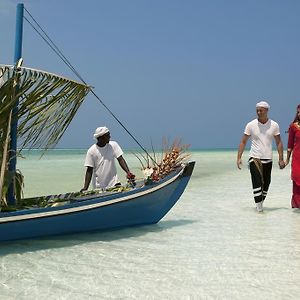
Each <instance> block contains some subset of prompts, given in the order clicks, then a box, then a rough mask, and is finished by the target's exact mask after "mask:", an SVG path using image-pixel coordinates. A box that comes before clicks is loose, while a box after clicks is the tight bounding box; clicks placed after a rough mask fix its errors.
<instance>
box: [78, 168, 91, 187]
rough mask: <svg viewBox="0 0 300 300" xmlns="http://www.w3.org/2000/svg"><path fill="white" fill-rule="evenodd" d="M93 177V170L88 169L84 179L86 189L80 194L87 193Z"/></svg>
mask: <svg viewBox="0 0 300 300" xmlns="http://www.w3.org/2000/svg"><path fill="white" fill-rule="evenodd" d="M92 176H93V168H92V167H87V169H86V172H85V178H84V187H83V188H82V189H81V190H80V192H82V191H86V190H87V189H88V188H89V185H90V182H91V179H92Z"/></svg>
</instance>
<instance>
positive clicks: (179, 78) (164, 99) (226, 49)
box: [0, 0, 300, 149]
mask: <svg viewBox="0 0 300 300" xmlns="http://www.w3.org/2000/svg"><path fill="white" fill-rule="evenodd" d="M18 2H19V1H14V0H0V28H1V30H0V31H1V34H0V45H1V48H0V64H12V63H13V58H14V39H15V37H14V35H15V14H16V4H17V3H18ZM23 3H24V5H25V7H26V9H27V10H28V11H29V12H30V14H31V15H32V16H33V17H34V18H35V20H36V21H37V22H38V23H39V24H40V25H41V26H42V27H43V29H44V30H45V31H46V32H47V34H48V35H49V36H50V37H51V39H52V40H53V41H54V42H55V43H56V45H57V46H58V47H59V48H60V50H61V51H62V52H63V53H64V55H65V56H66V57H67V58H68V59H69V60H70V61H71V63H72V64H73V65H74V66H75V68H76V69H77V70H78V71H79V73H80V74H81V76H82V77H83V78H84V79H85V81H86V82H88V84H90V85H91V86H93V87H94V91H95V93H96V94H97V95H98V96H99V97H100V98H101V99H102V101H103V102H104V103H105V104H106V105H107V106H108V107H109V108H110V109H111V110H112V111H113V113H114V114H115V115H116V116H117V117H118V118H119V119H120V121H121V122H122V123H123V124H124V125H125V126H126V128H127V129H128V130H129V131H130V132H131V134H132V135H133V136H134V137H135V138H136V139H137V140H138V141H139V142H140V143H141V144H142V145H143V146H144V147H145V148H147V149H150V148H151V144H153V146H154V147H161V144H162V140H163V139H168V140H169V141H170V142H172V141H173V140H174V139H178V138H180V139H181V140H182V142H183V143H185V144H190V147H191V149H215V148H236V147H237V146H238V144H239V142H240V139H241V137H242V135H243V130H244V128H245V125H246V123H247V122H249V121H251V120H252V119H254V118H255V117H256V111H255V104H256V103H257V102H258V101H260V100H265V101H267V102H269V104H270V106H271V109H270V112H269V117H270V118H271V119H273V120H275V121H277V122H278V123H279V125H280V129H281V136H282V139H283V142H284V144H285V145H286V141H287V134H286V133H285V131H286V130H287V129H288V126H289V124H290V122H291V121H292V120H293V118H294V116H295V112H296V106H297V105H298V103H300V85H299V80H300V57H299V55H300V38H299V37H300V18H299V14H300V1H297V0H285V1H282V0H278V1H277V0H257V1H256V0H244V1H241V0H226V1H225V0H181V1H179V0H151V1H150V0H110V1H108V0H106V1H104V0H85V1H79V0H64V1H62V0H51V1H48V0H24V1H23ZM22 53H23V59H24V66H27V67H31V68H36V69H41V70H46V71H49V72H53V73H56V74H59V75H63V76H67V77H70V78H73V79H76V77H74V75H73V74H72V73H71V72H70V71H69V70H68V68H67V67H66V66H65V65H64V64H63V63H62V61H61V60H60V59H59V58H58V57H57V56H56V55H55V54H54V53H53V51H52V50H51V49H50V48H49V47H48V46H47V45H46V44H45V42H44V41H43V40H42V39H41V38H40V37H39V36H38V35H37V34H36V33H35V32H34V30H33V29H32V28H31V27H30V25H29V24H28V23H27V22H25V23H24V35H23V52H22ZM98 126H107V127H108V128H109V129H110V131H111V136H112V139H113V140H116V141H118V142H119V144H120V145H121V146H122V147H123V148H124V149H138V146H137V144H136V143H135V141H134V140H133V139H132V138H131V137H130V136H129V135H128V134H127V133H126V132H125V131H124V129H123V128H122V127H121V126H120V125H119V124H118V123H117V122H116V121H115V120H114V119H113V118H112V117H111V115H110V114H109V113H108V112H107V111H106V110H105V109H104V108H103V107H102V105H101V104H100V103H99V101H98V100H97V99H96V98H95V97H94V96H93V95H89V96H88V97H87V99H86V101H85V102H84V103H83V105H82V106H81V107H80V109H79V111H78V113H77V115H76V117H75V118H74V120H73V122H72V123H71V125H70V126H69V128H68V130H67V131H66V133H65V135H64V136H63V138H62V139H61V141H60V142H59V144H58V145H57V147H59V148H81V149H85V148H87V147H89V146H90V145H91V144H93V143H94V140H93V138H92V135H93V132H94V130H95V128H96V127H98Z"/></svg>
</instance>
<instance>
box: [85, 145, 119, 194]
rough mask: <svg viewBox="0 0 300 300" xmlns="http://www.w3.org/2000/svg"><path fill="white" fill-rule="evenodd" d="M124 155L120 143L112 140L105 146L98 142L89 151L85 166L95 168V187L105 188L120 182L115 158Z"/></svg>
mask: <svg viewBox="0 0 300 300" xmlns="http://www.w3.org/2000/svg"><path fill="white" fill-rule="evenodd" d="M121 155H123V151H122V149H121V147H120V146H119V144H118V143H117V142H114V141H110V142H109V143H108V144H106V145H105V146H104V147H99V146H97V145H96V144H94V145H93V146H91V147H90V148H89V150H88V151H87V154H86V158H85V162H84V166H85V167H92V168H93V188H94V189H95V188H97V189H105V188H110V187H112V186H114V185H115V184H116V183H118V182H119V180H118V175H117V168H116V165H115V158H118V157H120V156H121Z"/></svg>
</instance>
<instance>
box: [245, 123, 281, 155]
mask: <svg viewBox="0 0 300 300" xmlns="http://www.w3.org/2000/svg"><path fill="white" fill-rule="evenodd" d="M244 133H245V134H246V135H249V136H251V149H250V157H254V158H260V159H272V156H273V154H272V141H273V138H274V136H276V135H279V134H280V130H279V125H278V124H277V123H276V122H274V121H273V120H270V119H269V120H268V121H267V122H266V123H265V124H262V123H260V122H259V121H258V119H254V120H253V121H251V122H249V123H248V124H247V125H246V128H245V131H244Z"/></svg>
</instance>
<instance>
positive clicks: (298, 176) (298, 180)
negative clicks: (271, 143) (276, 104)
mask: <svg viewBox="0 0 300 300" xmlns="http://www.w3.org/2000/svg"><path fill="white" fill-rule="evenodd" d="M288 148H289V149H292V174H291V178H292V180H293V196H292V207H293V208H300V128H299V127H298V125H297V124H296V123H292V124H291V125H290V128H289V140H288Z"/></svg>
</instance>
